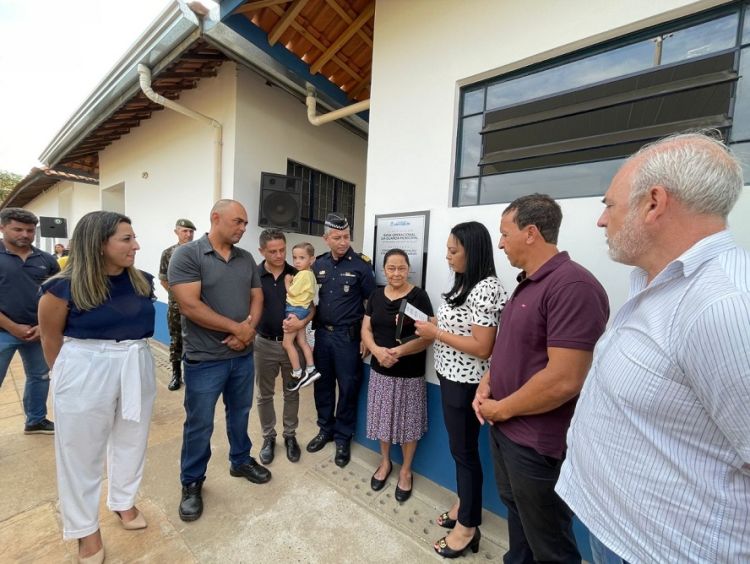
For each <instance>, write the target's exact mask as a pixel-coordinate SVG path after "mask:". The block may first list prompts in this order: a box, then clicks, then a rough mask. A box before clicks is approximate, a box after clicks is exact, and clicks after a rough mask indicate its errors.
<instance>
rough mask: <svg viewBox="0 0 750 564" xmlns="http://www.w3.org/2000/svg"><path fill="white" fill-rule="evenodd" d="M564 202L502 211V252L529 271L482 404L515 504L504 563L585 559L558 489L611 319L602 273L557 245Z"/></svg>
mask: <svg viewBox="0 0 750 564" xmlns="http://www.w3.org/2000/svg"><path fill="white" fill-rule="evenodd" d="M561 222H562V211H561V210H560V206H559V205H558V204H557V202H555V201H554V200H553V199H552V198H550V197H549V196H547V195H544V194H531V195H529V196H522V197H521V198H518V199H516V200H515V201H513V202H512V203H511V204H510V205H509V206H508V207H507V208H506V209H505V211H503V215H502V219H501V221H500V243H499V245H498V246H499V247H500V249H502V250H504V251H505V254H506V256H507V257H508V262H510V264H511V265H512V266H514V267H516V268H520V269H521V270H522V272H521V274H520V275H519V276H518V286H517V287H516V289H515V291H514V292H513V295H512V296H511V298H510V300H508V302H507V303H506V304H505V309H504V310H503V314H502V316H501V317H500V327H499V328H498V333H497V339H496V340H495V347H494V349H493V351H492V362H491V364H490V370H489V371H488V372H487V373H486V374H485V375H484V377H483V378H482V381H481V382H480V384H479V388H478V389H477V393H476V399H475V400H474V409H475V411H476V413H477V417H478V418H479V420H480V421H481V422H484V421H485V420H486V421H490V422H491V423H493V424H494V425H493V426H492V428H491V432H490V437H491V439H490V444H491V446H492V454H493V462H494V467H495V481H496V482H497V489H498V493H499V494H500V498H501V499H502V500H503V503H505V505H506V506H507V508H508V536H509V541H510V542H509V545H510V546H509V548H508V552H507V553H506V554H505V558H504V560H505V562H508V563H510V562H512V563H526V562H528V563H532V562H561V563H572V562H580V561H581V555H580V553H579V552H578V547H577V546H576V541H575V537H574V536H573V523H572V519H573V514H572V512H571V511H570V509H569V508H568V506H567V505H566V504H565V502H564V501H562V500H561V499H560V498H559V497H558V495H557V494H556V493H555V490H554V488H555V483H556V482H557V478H558V476H559V475H560V467H561V465H562V461H563V459H564V458H565V434H566V432H567V430H568V427H569V426H570V420H571V418H572V417H573V409H574V407H575V403H576V400H577V399H578V394H579V392H580V391H581V387H582V386H583V381H584V378H585V377H586V374H587V372H588V369H589V367H590V366H591V358H592V355H593V350H594V345H595V344H596V341H597V340H598V339H599V337H600V336H601V335H602V333H603V332H604V328H605V326H606V324H607V319H608V318H609V302H608V299H607V294H606V293H605V291H604V288H602V286H601V284H599V282H598V281H597V280H596V278H594V276H593V275H592V274H591V273H590V272H589V271H588V270H586V269H585V268H583V267H582V266H581V265H579V264H577V263H575V262H573V261H572V260H570V257H569V256H568V253H566V252H564V251H563V252H560V251H559V250H558V249H557V235H558V232H559V230H560V223H561Z"/></svg>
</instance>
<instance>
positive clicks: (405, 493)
mask: <svg viewBox="0 0 750 564" xmlns="http://www.w3.org/2000/svg"><path fill="white" fill-rule="evenodd" d="M413 489H414V474H412V476H411V485H410V486H409V489H408V490H402V489H401V488H399V487H398V484H396V494H395V495H394V496H393V497H394V498H396V501H398V502H399V503H403V502H405V501H406V500H407V499H409V498H410V497H411V491H412V490H413Z"/></svg>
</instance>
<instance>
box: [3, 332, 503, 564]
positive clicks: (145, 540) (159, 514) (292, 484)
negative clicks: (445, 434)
mask: <svg viewBox="0 0 750 564" xmlns="http://www.w3.org/2000/svg"><path fill="white" fill-rule="evenodd" d="M154 356H155V360H156V365H157V374H156V376H157V399H156V404H155V409H154V415H153V419H152V425H151V432H150V436H149V444H148V450H147V454H146V457H147V458H146V469H145V473H144V478H143V482H142V484H141V489H140V497H139V499H138V502H137V505H138V507H139V508H140V509H141V510H142V511H143V513H144V515H145V516H146V518H147V520H148V522H149V527H148V528H147V529H145V530H143V531H125V530H124V529H122V527H121V526H120V524H119V522H118V517H117V516H115V515H114V514H113V513H112V512H110V511H109V510H108V509H107V508H106V485H107V482H106V477H105V478H104V480H103V484H102V497H101V503H100V518H101V530H102V536H103V539H104V544H105V550H106V553H107V562H108V563H109V564H114V563H120V562H149V563H150V562H154V563H158V564H161V563H164V564H172V563H173V562H174V563H182V562H185V563H193V562H252V563H253V564H263V563H269V564H279V563H281V562H283V563H285V564H286V563H287V562H304V563H318V562H320V563H325V564H339V563H341V564H346V563H349V562H351V563H355V562H356V563H358V564H359V563H370V562H372V563H381V562H399V561H400V562H408V563H409V564H412V563H421V562H438V561H441V559H440V558H439V557H438V556H437V555H436V554H435V553H434V551H433V549H432V543H433V542H434V541H435V540H436V539H438V538H439V537H440V536H442V535H444V534H445V533H446V531H445V530H444V529H441V528H439V527H438V526H437V525H435V523H434V517H435V516H436V515H437V514H438V513H440V512H441V511H443V510H444V509H445V508H446V507H448V506H449V505H450V503H451V502H452V500H453V494H452V493H451V492H449V491H447V490H445V489H444V488H441V487H439V486H437V485H436V484H433V483H432V482H429V481H428V480H426V479H425V478H421V477H419V476H418V477H417V478H416V482H415V483H416V488H415V491H414V494H413V495H412V497H411V499H409V501H407V502H406V503H404V504H399V503H397V502H396V501H395V499H394V498H393V490H394V487H395V485H396V473H397V472H394V473H393V474H392V475H391V477H390V479H389V483H388V485H387V486H386V488H385V489H384V490H382V491H381V492H377V493H376V492H372V490H370V476H371V474H372V471H373V468H375V466H376V465H377V460H378V455H377V454H376V453H374V452H372V451H370V450H368V449H366V448H364V447H362V446H360V445H356V444H355V445H353V446H352V461H351V463H350V464H349V465H348V466H347V467H346V468H345V469H343V470H342V469H340V468H338V467H337V466H336V465H335V464H334V463H333V453H334V449H333V447H332V445H328V446H327V447H326V448H324V449H323V450H321V451H320V452H317V453H308V452H306V451H305V449H304V447H305V445H306V443H307V441H309V440H310V439H311V438H312V437H313V436H314V435H315V434H316V433H317V426H316V423H315V421H316V413H315V408H314V400H313V391H312V389H311V388H304V389H303V390H301V393H300V427H299V429H298V435H297V436H298V440H299V443H300V445H301V447H302V458H301V460H300V461H299V462H298V463H291V462H289V461H288V460H287V459H286V454H285V450H284V445H283V440H282V439H281V437H280V436H279V438H278V439H277V447H276V458H275V460H274V461H273V463H271V464H270V465H269V466H268V468H269V469H270V470H271V471H272V473H273V479H272V480H271V481H270V482H269V483H268V484H262V485H257V484H252V483H250V482H248V481H247V480H245V479H242V478H234V477H231V476H230V475H229V471H228V470H229V462H228V460H227V453H228V444H227V438H226V427H225V421H224V406H223V403H222V402H221V401H219V402H218V404H217V409H216V417H215V428H214V434H213V437H212V445H211V447H212V452H213V455H212V458H211V460H210V462H209V466H208V472H207V480H206V482H205V485H204V490H203V491H204V501H205V510H204V514H203V516H202V517H201V519H199V520H198V521H195V522H193V523H185V522H183V521H181V520H180V519H179V516H178V514H177V507H178V505H179V502H180V491H181V486H180V482H179V472H180V450H181V446H182V427H183V422H184V409H183V407H182V402H183V397H184V396H183V394H184V390H179V391H176V392H170V391H169V390H167V387H166V386H167V384H168V383H169V380H170V365H169V362H168V356H167V353H166V351H165V349H164V348H163V347H161V346H159V345H156V346H155V347H154ZM14 367H15V368H14V371H13V372H14V373H13V375H12V376H13V378H11V379H7V378H6V381H5V384H4V385H3V388H2V393H1V394H0V474H2V475H3V476H4V481H3V492H4V493H6V494H7V495H6V498H5V500H4V503H3V505H1V506H0V547H3V550H4V553H3V554H2V556H0V560H2V561H9V562H16V561H18V562H75V556H76V553H77V544H76V543H75V542H73V541H69V542H63V540H62V529H61V525H60V522H59V515H57V513H56V503H57V491H56V483H55V467H54V446H53V441H52V437H49V436H40V435H36V436H26V435H23V419H24V417H23V410H22V408H21V403H20V396H19V394H18V390H23V372H22V366H21V364H20V362H17V360H16V361H14ZM9 376H10V374H9ZM14 394H15V399H14V397H13V396H14ZM281 398H282V393H281V379H279V380H278V382H277V394H276V398H275V401H276V403H275V405H276V411H277V416H278V429H277V430H278V431H279V433H280V431H281V428H280V427H281V412H282V399H281ZM3 410H5V411H3ZM14 410H15V411H14ZM3 414H6V416H5V417H3ZM249 432H250V437H251V439H253V440H254V445H253V450H252V453H251V454H253V455H254V456H257V453H258V449H259V446H260V444H261V439H260V428H259V422H258V416H257V411H256V409H255V406H253V409H252V411H251V413H250V425H249ZM394 470H397V467H396V468H394ZM504 527H505V525H504V521H503V520H501V519H499V518H497V517H496V516H494V515H491V514H486V515H485V517H484V525H483V526H482V532H483V539H482V544H481V550H480V551H479V553H478V554H476V555H470V556H469V557H467V558H466V559H465V560H464V561H466V562H480V561H481V562H486V561H499V560H500V557H501V554H502V552H503V551H504V546H505V544H507V531H506V530H505V528H504ZM5 547H10V551H9V550H8V549H5Z"/></svg>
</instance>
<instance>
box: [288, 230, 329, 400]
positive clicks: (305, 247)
mask: <svg viewBox="0 0 750 564" xmlns="http://www.w3.org/2000/svg"><path fill="white" fill-rule="evenodd" d="M314 262H315V249H314V248H313V246H312V245H311V244H310V243H298V244H296V245H294V247H292V264H294V268H296V269H297V274H295V275H294V277H292V276H291V275H287V276H286V277H285V278H284V284H285V285H286V310H285V311H286V316H287V318H288V317H289V316H291V315H293V316H295V317H297V319H304V318H306V317H307V316H308V315H309V314H310V308H311V307H312V302H313V298H314V297H315V290H316V288H317V286H316V281H315V274H313V272H312V270H310V268H311V267H312V264H313V263H314ZM295 341H296V343H297V345H298V346H299V348H300V349H302V354H304V355H305V365H306V368H305V371H304V373H303V371H302V368H301V365H300V361H299V354H298V353H297V349H296V348H295V346H294V343H295ZM282 345H283V347H284V350H285V351H286V354H287V356H288V357H289V362H290V363H291V364H292V379H291V380H290V381H289V383H288V384H287V389H288V390H289V391H295V390H299V389H300V388H303V387H305V386H309V385H310V384H312V383H313V382H315V380H317V379H318V378H320V372H318V371H317V370H316V369H315V361H314V360H313V354H312V349H311V348H310V345H309V344H308V343H307V336H306V334H305V329H304V328H302V329H300V330H299V331H297V332H296V333H284V340H283V342H282Z"/></svg>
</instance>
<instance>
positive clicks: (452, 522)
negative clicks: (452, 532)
mask: <svg viewBox="0 0 750 564" xmlns="http://www.w3.org/2000/svg"><path fill="white" fill-rule="evenodd" d="M436 523H437V524H438V525H439V526H440V527H443V529H453V528H454V527H455V526H456V519H451V518H450V515H448V511H446V512H445V513H441V514H440V515H438V518H437V521H436Z"/></svg>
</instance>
